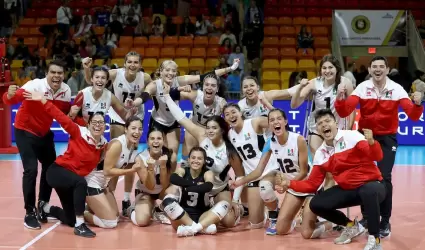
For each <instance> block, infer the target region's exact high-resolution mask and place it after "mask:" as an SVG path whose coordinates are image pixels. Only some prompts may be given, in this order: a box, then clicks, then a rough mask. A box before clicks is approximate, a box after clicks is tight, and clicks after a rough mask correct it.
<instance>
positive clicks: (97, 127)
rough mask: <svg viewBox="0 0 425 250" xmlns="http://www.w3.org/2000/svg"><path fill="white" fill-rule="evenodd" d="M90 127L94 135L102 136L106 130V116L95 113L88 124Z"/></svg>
mask: <svg viewBox="0 0 425 250" xmlns="http://www.w3.org/2000/svg"><path fill="white" fill-rule="evenodd" d="M88 129H89V131H90V133H91V135H92V136H93V137H100V136H102V135H103V133H104V132H105V118H104V117H103V116H102V115H100V114H96V115H94V116H93V117H92V118H91V120H90V121H89V124H88Z"/></svg>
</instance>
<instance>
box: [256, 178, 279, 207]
mask: <svg viewBox="0 0 425 250" xmlns="http://www.w3.org/2000/svg"><path fill="white" fill-rule="evenodd" d="M259 186H260V197H261V199H263V201H264V202H266V203H270V202H273V201H275V200H276V199H277V196H276V193H275V192H274V188H273V183H271V182H270V181H260V183H259Z"/></svg>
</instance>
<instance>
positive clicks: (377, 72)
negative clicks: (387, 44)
mask: <svg viewBox="0 0 425 250" xmlns="http://www.w3.org/2000/svg"><path fill="white" fill-rule="evenodd" d="M388 72H389V68H388V66H387V64H386V62H385V61H384V60H376V61H373V62H372V63H371V65H370V67H369V74H370V75H371V76H372V79H373V81H375V82H381V81H382V80H384V79H386V77H387V75H388Z"/></svg>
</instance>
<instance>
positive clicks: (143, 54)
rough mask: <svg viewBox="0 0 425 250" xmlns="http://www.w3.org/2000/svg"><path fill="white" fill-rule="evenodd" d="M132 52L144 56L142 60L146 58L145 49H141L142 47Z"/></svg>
mask: <svg viewBox="0 0 425 250" xmlns="http://www.w3.org/2000/svg"><path fill="white" fill-rule="evenodd" d="M131 51H134V52H137V53H138V54H139V55H141V56H142V59H143V58H144V56H145V48H141V47H137V48H131Z"/></svg>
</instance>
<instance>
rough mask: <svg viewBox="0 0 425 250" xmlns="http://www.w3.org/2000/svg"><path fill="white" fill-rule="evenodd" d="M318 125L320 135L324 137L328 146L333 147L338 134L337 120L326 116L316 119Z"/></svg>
mask: <svg viewBox="0 0 425 250" xmlns="http://www.w3.org/2000/svg"><path fill="white" fill-rule="evenodd" d="M316 125H317V131H318V133H319V135H321V136H322V137H323V139H324V140H325V141H326V143H327V144H329V145H332V143H333V140H334V139H335V136H336V134H337V133H338V126H337V123H336V121H335V118H334V117H332V116H331V115H329V114H325V115H323V116H321V117H319V118H317V119H316Z"/></svg>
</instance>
